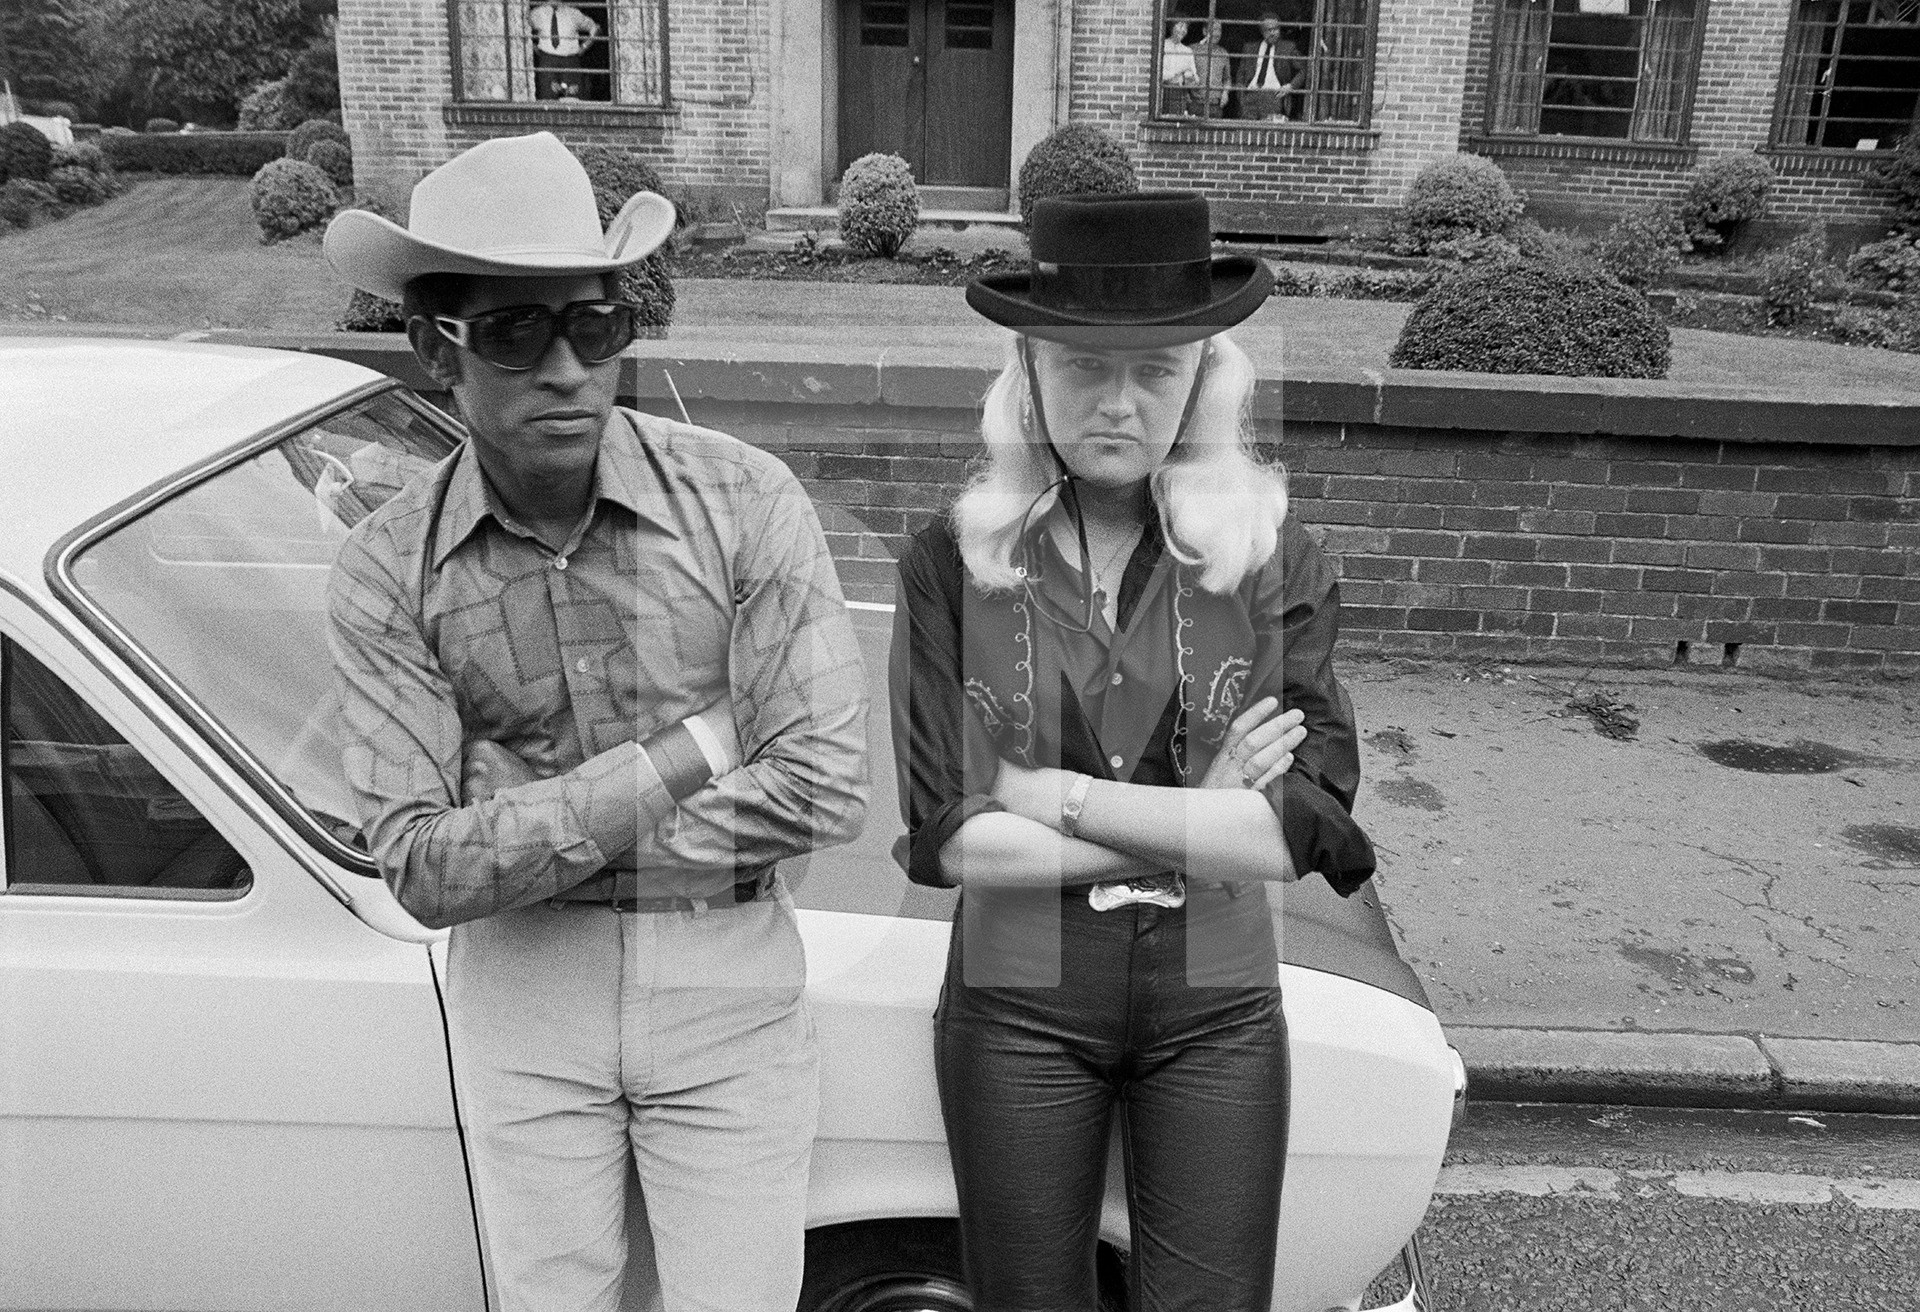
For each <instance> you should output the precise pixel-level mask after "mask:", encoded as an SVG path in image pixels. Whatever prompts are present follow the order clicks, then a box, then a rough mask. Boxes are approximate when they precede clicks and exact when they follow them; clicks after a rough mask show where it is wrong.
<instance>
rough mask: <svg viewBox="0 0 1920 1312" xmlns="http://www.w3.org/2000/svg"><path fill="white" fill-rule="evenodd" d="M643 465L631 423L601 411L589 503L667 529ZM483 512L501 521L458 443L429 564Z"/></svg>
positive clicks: (469, 454)
mask: <svg viewBox="0 0 1920 1312" xmlns="http://www.w3.org/2000/svg"><path fill="white" fill-rule="evenodd" d="M646 466H647V461H646V457H645V455H644V453H643V452H642V451H641V439H640V435H639V432H638V430H637V427H636V426H635V425H634V424H632V423H630V422H629V421H628V419H627V418H626V416H625V415H624V414H623V413H622V412H621V411H620V410H618V409H615V410H614V411H613V412H612V413H611V414H609V415H608V416H607V427H606V431H605V432H604V433H603V434H601V437H600V455H599V458H598V459H597V460H595V461H594V466H593V502H592V504H593V505H594V506H596V507H597V506H598V505H599V503H600V502H602V501H611V502H612V503H613V504H615V505H617V506H621V507H624V508H625V509H626V510H628V511H629V512H631V513H632V514H633V515H634V516H635V517H636V518H638V519H641V520H644V521H646V522H647V523H649V524H652V525H654V526H655V527H657V528H660V529H663V530H665V531H666V532H669V533H671V532H673V531H674V530H673V525H672V523H671V522H670V521H668V520H667V519H666V518H664V517H663V516H661V515H660V514H657V513H649V511H648V510H647V509H646V506H647V503H648V502H649V501H652V500H657V499H658V497H659V495H660V494H659V492H658V490H655V489H649V488H648V487H647V484H649V483H650V482H652V481H653V480H652V479H650V478H649V476H648V471H647V469H646ZM650 491H651V493H652V495H649V492H650ZM489 517H491V518H492V519H493V520H494V522H496V523H499V524H502V525H504V524H505V523H506V514H505V512H504V511H503V510H502V509H501V508H500V504H499V501H498V499H497V498H496V497H495V495H494V491H493V486H492V485H491V484H490V483H488V482H487V479H486V474H485V473H484V471H482V470H481V468H480V459H479V457H478V456H476V455H475V454H474V450H473V443H472V442H471V441H468V442H465V443H463V444H462V445H461V447H460V451H459V454H458V455H457V456H456V457H455V460H454V466H453V473H452V474H451V475H450V476H449V478H448V480H447V493H446V496H445V497H444V498H443V499H442V500H441V504H440V523H439V526H438V527H437V529H436V530H435V532H434V539H433V565H434V568H435V569H438V568H439V567H440V566H441V565H443V564H444V563H446V559H447V557H448V556H451V555H452V554H453V553H454V551H455V550H457V549H458V548H459V546H460V544H461V543H463V542H465V541H466V540H467V539H468V538H470V537H472V536H473V531H474V530H475V529H477V528H479V527H480V524H481V522H482V521H483V520H485V519H487V518H489Z"/></svg>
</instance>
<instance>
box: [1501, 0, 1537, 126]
mask: <svg viewBox="0 0 1920 1312" xmlns="http://www.w3.org/2000/svg"><path fill="white" fill-rule="evenodd" d="M1552 28H1553V7H1552V0H1504V3H1503V4H1502V6H1501V10H1500V27H1499V31H1498V33H1497V35H1496V38H1495V42H1494V48H1493V78H1492V83H1491V87H1490V90H1491V93H1492V96H1493V115H1492V130H1493V131H1495V132H1538V131H1539V130H1540V94H1541V90H1542V88H1543V86H1544V85H1545V81H1546V71H1547V34H1548V33H1549V32H1550V31H1551V30H1552Z"/></svg>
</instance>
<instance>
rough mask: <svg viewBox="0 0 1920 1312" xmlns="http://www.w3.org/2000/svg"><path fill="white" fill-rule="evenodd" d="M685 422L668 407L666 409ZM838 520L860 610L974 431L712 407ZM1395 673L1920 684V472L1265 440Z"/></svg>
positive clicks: (1569, 446)
mask: <svg viewBox="0 0 1920 1312" xmlns="http://www.w3.org/2000/svg"><path fill="white" fill-rule="evenodd" d="M654 408H657V409H659V410H660V411H661V412H662V413H670V412H671V408H670V406H656V407H654ZM696 410H697V414H696V417H697V418H698V419H699V420H700V422H702V423H706V424H711V425H713V426H715V427H718V428H722V429H724V430H725V431H728V432H731V433H733V434H735V435H736V436H739V437H741V438H744V439H745V440H747V441H750V442H753V443H754V444H756V445H758V446H762V447H764V448H767V449H769V450H773V451H776V452H778V453H779V454H780V455H781V457H782V458H783V459H785V460H786V461H787V463H788V465H789V466H790V467H791V468H792V469H793V470H794V472H795V473H796V474H798V475H799V476H800V478H801V479H802V481H803V482H804V483H805V484H806V486H807V488H808V490H809V492H811V493H812V495H813V496H814V498H815V500H816V502H817V503H818V505H819V506H820V509H821V517H822V520H823V522H824V524H825V526H826V529H827V532H828V536H829V538H830V540H831V541H832V543H833V547H834V553H835V556H836V558H837V560H838V562H839V566H840V574H841V580H842V582H843V584H844V585H845V587H846V589H847V594H848V596H849V597H851V598H854V599H856V600H868V601H890V600H892V596H893V591H892V590H893V564H892V562H893V560H894V559H895V558H896V556H897V555H898V553H899V551H900V550H901V549H902V547H903V546H904V545H905V542H906V538H907V535H908V534H910V533H912V532H914V531H916V530H917V529H919V528H920V527H922V526H923V525H924V524H926V522H927V521H928V519H929V518H930V517H931V516H932V515H934V514H936V513H938V512H939V511H940V510H941V509H942V508H943V507H945V506H946V505H947V504H948V503H949V502H950V501H951V500H952V498H953V495H954V493H955V491H956V490H957V489H958V487H959V486H960V484H961V483H962V482H963V481H964V479H965V476H966V471H967V469H968V467H969V461H970V459H971V458H972V457H973V456H974V455H975V454H976V453H977V451H978V445H977V442H976V440H975V436H974V433H975V424H976V422H977V421H976V417H975V415H974V413H973V411H971V410H970V409H963V408H958V407H955V408H938V409H936V408H908V407H880V406H869V405H860V406H830V407H821V406H814V405H781V404H769V403H739V402H716V401H707V402H703V403H699V404H698V405H697V406H696ZM1260 430H1261V436H1262V438H1263V439H1264V440H1266V441H1267V442H1270V443H1271V445H1270V446H1269V447H1268V448H1267V449H1268V451H1269V453H1270V455H1272V456H1274V457H1276V458H1278V459H1281V460H1282V461H1284V463H1285V464H1286V465H1287V467H1288V471H1289V485H1290V487H1291V490H1292V495H1293V498H1294V508H1295V513H1296V514H1298V515H1299V516H1300V518H1301V520H1302V521H1303V522H1304V523H1306V524H1307V525H1309V526H1310V527H1311V528H1312V529H1313V531H1314V533H1315V535H1316V536H1317V537H1318V538H1319V540H1320V541H1321V543H1322V545H1323V546H1324V547H1325V549H1326V550H1327V552H1328V553H1329V555H1330V556H1331V557H1332V559H1333V560H1334V562H1335V563H1336V565H1337V567H1338V569H1339V572H1340V574H1341V577H1342V583H1341V602H1342V615H1343V620H1342V625H1343V632H1344V634H1345V639H1344V640H1345V641H1346V642H1347V643H1348V644H1349V645H1351V646H1353V647H1356V648H1362V649H1368V650H1377V651H1382V652H1388V653H1408V654H1415V653H1418V654H1446V655H1455V656H1468V655H1475V656H1488V657H1496V658H1500V659H1509V660H1543V661H1564V662H1581V663H1587V662H1594V663H1607V664H1635V665H1659V664H1666V663H1669V662H1671V661H1673V660H1674V659H1675V656H1676V651H1677V644H1679V643H1683V642H1684V643H1687V644H1689V652H1688V657H1687V658H1688V659H1690V660H1692V661H1695V662H1697V661H1699V660H1700V659H1701V658H1702V655H1703V652H1702V650H1701V648H1702V647H1703V646H1704V647H1705V648H1706V649H1707V654H1708V655H1709V658H1710V659H1711V660H1713V661H1719V660H1722V659H1726V658H1727V656H1726V653H1727V652H1728V651H1729V650H1731V652H1732V657H1731V658H1732V659H1733V660H1734V661H1735V662H1736V663H1737V664H1738V665H1739V666H1740V667H1741V668H1751V669H1756V670H1763V671H1769V672H1778V673H1794V672H1803V671H1848V672H1879V673H1886V674H1920V449H1916V448H1914V447H1839V446H1831V445H1824V444H1813V443H1771V442H1767V443H1737V442H1707V441H1687V440H1682V439H1632V438H1618V437H1601V436H1595V437H1572V436H1562V435H1539V434H1529V433H1502V432H1473V431H1451V430H1445V429H1431V428H1398V427H1384V426H1380V425H1375V424H1331V423H1327V424H1317V423H1310V422H1309V423H1301V422H1295V423H1289V424H1287V425H1286V426H1285V428H1284V431H1282V428H1281V425H1280V424H1279V423H1278V421H1276V420H1272V419H1268V420H1263V421H1260Z"/></svg>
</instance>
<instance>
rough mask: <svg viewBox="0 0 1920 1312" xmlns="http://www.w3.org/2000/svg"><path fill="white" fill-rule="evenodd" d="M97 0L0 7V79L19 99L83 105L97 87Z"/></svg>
mask: <svg viewBox="0 0 1920 1312" xmlns="http://www.w3.org/2000/svg"><path fill="white" fill-rule="evenodd" d="M102 9H103V6H102V5H101V3H100V0H33V3H31V4H0V76H4V77H5V78H6V79H7V81H8V82H9V83H10V84H11V85H12V87H13V92H14V94H15V95H17V96H19V97H20V98H21V99H23V100H28V101H34V100H65V101H70V102H71V101H82V102H84V101H86V100H88V99H90V98H91V96H92V94H93V92H94V90H95V89H96V87H97V84H98V79H99V69H98V64H97V61H96V60H95V58H94V48H95V45H96V42H97V39H98V32H99V30H100V28H101V26H102V22H101V20H102Z"/></svg>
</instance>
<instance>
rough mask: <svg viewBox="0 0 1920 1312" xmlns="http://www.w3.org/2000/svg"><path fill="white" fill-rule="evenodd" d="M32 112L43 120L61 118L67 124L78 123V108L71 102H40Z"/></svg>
mask: <svg viewBox="0 0 1920 1312" xmlns="http://www.w3.org/2000/svg"><path fill="white" fill-rule="evenodd" d="M32 112H33V113H35V114H38V115H40V116H41V117H43V118H63V119H65V120H67V122H69V123H78V122H79V121H80V107H79V106H78V105H76V104H74V103H73V102H72V101H71V100H42V101H40V102H39V103H37V104H36V105H35V106H34V108H33V111H32Z"/></svg>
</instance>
